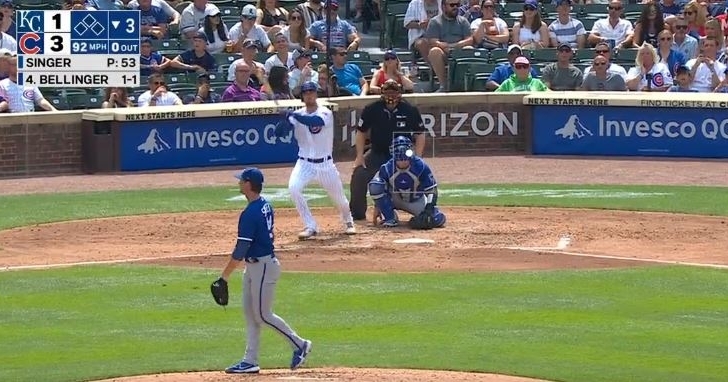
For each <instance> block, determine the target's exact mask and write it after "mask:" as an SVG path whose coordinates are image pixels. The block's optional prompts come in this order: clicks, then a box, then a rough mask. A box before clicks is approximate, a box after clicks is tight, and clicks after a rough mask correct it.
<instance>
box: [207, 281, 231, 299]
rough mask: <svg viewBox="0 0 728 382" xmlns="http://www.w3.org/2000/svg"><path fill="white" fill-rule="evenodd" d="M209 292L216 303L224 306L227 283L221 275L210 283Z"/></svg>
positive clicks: (226, 297) (226, 296) (226, 295)
mask: <svg viewBox="0 0 728 382" xmlns="http://www.w3.org/2000/svg"><path fill="white" fill-rule="evenodd" d="M210 292H212V298H213V299H215V302H216V303H217V304H218V305H221V306H225V305H227V304H228V283H227V281H225V280H224V279H223V278H222V277H220V278H219V279H217V280H215V282H214V283H212V285H210Z"/></svg>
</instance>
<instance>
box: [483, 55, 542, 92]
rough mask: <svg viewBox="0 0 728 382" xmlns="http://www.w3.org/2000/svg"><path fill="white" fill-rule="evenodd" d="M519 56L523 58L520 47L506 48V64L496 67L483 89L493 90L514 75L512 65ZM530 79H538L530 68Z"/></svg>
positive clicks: (536, 73)
mask: <svg viewBox="0 0 728 382" xmlns="http://www.w3.org/2000/svg"><path fill="white" fill-rule="evenodd" d="M521 56H523V51H522V50H521V47H520V46H518V45H510V46H509V47H508V62H507V63H503V64H500V65H498V66H496V68H495V70H494V71H493V73H491V75H490V78H488V82H486V84H485V88H486V89H487V90H495V89H497V88H498V86H500V84H502V83H503V81H505V80H506V79H508V78H509V77H510V76H512V75H513V73H514V70H513V64H514V63H515V62H516V58H518V57H521ZM531 77H533V78H538V72H536V69H534V68H533V67H531Z"/></svg>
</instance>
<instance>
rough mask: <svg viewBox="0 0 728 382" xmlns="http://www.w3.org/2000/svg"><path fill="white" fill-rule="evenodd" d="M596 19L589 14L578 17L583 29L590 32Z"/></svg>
mask: <svg viewBox="0 0 728 382" xmlns="http://www.w3.org/2000/svg"><path fill="white" fill-rule="evenodd" d="M597 20H599V19H598V18H596V17H590V16H587V17H582V18H581V19H579V21H581V23H582V24H584V29H585V30H586V31H587V32H590V31H591V30H592V28H593V27H594V23H596V22H597Z"/></svg>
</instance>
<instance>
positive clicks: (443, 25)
mask: <svg viewBox="0 0 728 382" xmlns="http://www.w3.org/2000/svg"><path fill="white" fill-rule="evenodd" d="M440 6H441V7H442V13H441V14H439V15H437V16H435V17H433V18H432V19H431V20H430V22H429V23H428V24H427V31H425V38H426V39H428V44H429V47H430V51H429V52H428V55H427V60H428V61H429V63H430V66H431V67H432V70H433V71H434V72H435V75H436V76H437V79H438V80H439V82H440V87H439V88H438V89H437V90H436V92H445V91H447V85H448V83H447V75H446V71H445V69H446V66H445V64H446V61H447V58H448V56H449V55H450V52H452V51H453V50H456V49H463V48H472V45H473V34H472V33H471V31H470V23H469V22H468V20H466V19H465V18H464V17H462V16H460V15H458V7H459V6H460V3H459V2H458V1H457V0H441V2H440Z"/></svg>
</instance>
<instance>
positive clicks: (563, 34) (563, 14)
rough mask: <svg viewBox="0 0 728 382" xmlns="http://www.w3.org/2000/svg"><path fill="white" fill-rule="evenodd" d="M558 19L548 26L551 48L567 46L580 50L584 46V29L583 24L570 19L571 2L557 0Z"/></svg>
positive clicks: (568, 0)
mask: <svg viewBox="0 0 728 382" xmlns="http://www.w3.org/2000/svg"><path fill="white" fill-rule="evenodd" d="M556 13H557V14H558V17H557V18H556V20H554V21H553V22H552V23H551V24H549V37H550V38H551V46H559V44H564V43H566V44H569V45H570V46H571V47H572V48H577V49H582V48H584V46H585V45H586V29H584V24H583V23H582V22H581V21H579V20H577V19H575V18H573V17H571V0H558V1H557V3H556Z"/></svg>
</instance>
